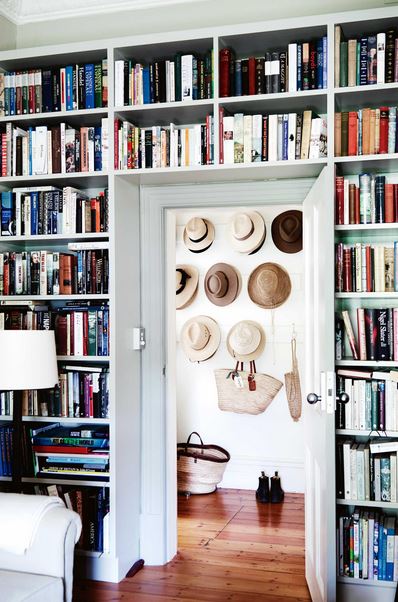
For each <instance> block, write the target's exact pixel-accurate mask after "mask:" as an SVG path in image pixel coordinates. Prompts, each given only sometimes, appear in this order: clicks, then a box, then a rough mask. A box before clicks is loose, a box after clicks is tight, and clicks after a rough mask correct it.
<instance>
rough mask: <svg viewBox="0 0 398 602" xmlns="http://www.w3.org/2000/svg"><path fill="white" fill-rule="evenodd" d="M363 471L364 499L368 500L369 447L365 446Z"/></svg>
mask: <svg viewBox="0 0 398 602" xmlns="http://www.w3.org/2000/svg"><path fill="white" fill-rule="evenodd" d="M363 457H364V472H365V500H370V453H369V447H365V449H364V452H363Z"/></svg>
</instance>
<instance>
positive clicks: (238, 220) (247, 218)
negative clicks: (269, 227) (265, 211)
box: [229, 211, 266, 255]
mask: <svg viewBox="0 0 398 602" xmlns="http://www.w3.org/2000/svg"><path fill="white" fill-rule="evenodd" d="M265 235H266V230H265V223H264V220H263V217H262V215H260V213H258V212H257V211H247V212H242V213H235V214H234V215H233V216H232V219H231V221H230V224H229V239H230V241H231V245H232V246H233V248H234V249H235V251H238V252H239V253H245V254H247V255H249V254H251V253H254V252H255V251H258V249H259V248H260V247H261V246H262V244H263V243H264V240H265Z"/></svg>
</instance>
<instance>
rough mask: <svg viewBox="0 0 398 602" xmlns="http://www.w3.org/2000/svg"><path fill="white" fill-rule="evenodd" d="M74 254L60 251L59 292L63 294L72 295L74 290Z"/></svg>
mask: <svg viewBox="0 0 398 602" xmlns="http://www.w3.org/2000/svg"><path fill="white" fill-rule="evenodd" d="M72 259H73V257H72V255H66V254H65V253H60V256H59V281H60V286H59V292H60V294H61V295H71V294H72V293H73V291H72Z"/></svg>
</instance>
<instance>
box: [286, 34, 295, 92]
mask: <svg viewBox="0 0 398 602" xmlns="http://www.w3.org/2000/svg"><path fill="white" fill-rule="evenodd" d="M287 60H288V74H289V80H288V81H289V86H288V91H289V92H296V91H297V44H296V43H294V44H289V46H288V59H287Z"/></svg>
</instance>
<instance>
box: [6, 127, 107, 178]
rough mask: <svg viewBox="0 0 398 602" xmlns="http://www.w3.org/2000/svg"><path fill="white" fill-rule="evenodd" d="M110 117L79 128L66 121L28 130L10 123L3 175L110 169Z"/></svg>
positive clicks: (31, 174) (7, 130)
mask: <svg viewBox="0 0 398 602" xmlns="http://www.w3.org/2000/svg"><path fill="white" fill-rule="evenodd" d="M108 148H109V139H108V118H107V117H103V118H102V119H101V125H98V126H95V127H81V128H79V129H75V128H73V127H71V126H69V125H67V124H66V123H64V122H62V123H60V124H58V125H54V126H52V127H51V128H49V127H47V126H46V125H40V126H36V127H29V128H28V129H27V130H24V129H22V128H20V127H18V126H16V125H13V124H12V123H7V124H6V128H5V132H3V133H2V134H1V175H2V177H6V176H34V175H47V174H52V173H75V172H94V171H107V169H108Z"/></svg>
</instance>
